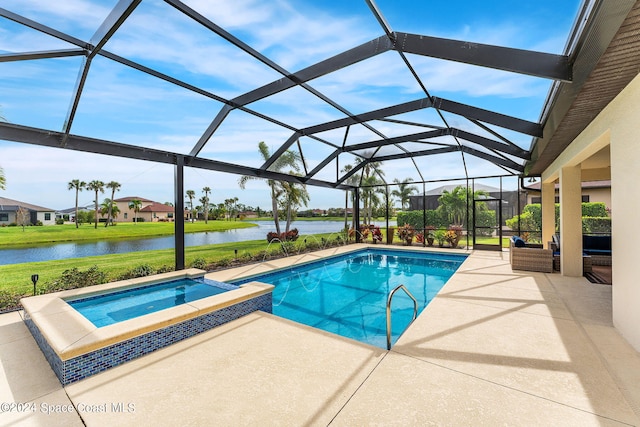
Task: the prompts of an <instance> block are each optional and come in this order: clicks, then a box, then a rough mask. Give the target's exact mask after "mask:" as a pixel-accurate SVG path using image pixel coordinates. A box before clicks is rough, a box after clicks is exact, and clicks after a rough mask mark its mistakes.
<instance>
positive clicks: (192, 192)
mask: <svg viewBox="0 0 640 427" xmlns="http://www.w3.org/2000/svg"><path fill="white" fill-rule="evenodd" d="M187 197H188V198H189V204H190V205H191V209H190V210H189V212H190V215H191V219H192V220H193V198H194V197H196V192H195V191H193V190H187Z"/></svg>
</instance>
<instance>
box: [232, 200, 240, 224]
mask: <svg viewBox="0 0 640 427" xmlns="http://www.w3.org/2000/svg"><path fill="white" fill-rule="evenodd" d="M239 200H240V199H238V198H237V197H234V198H233V214H234V215H233V220H234V221H235V220H236V219H237V218H238V201H239Z"/></svg>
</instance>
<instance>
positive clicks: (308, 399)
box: [0, 245, 640, 426]
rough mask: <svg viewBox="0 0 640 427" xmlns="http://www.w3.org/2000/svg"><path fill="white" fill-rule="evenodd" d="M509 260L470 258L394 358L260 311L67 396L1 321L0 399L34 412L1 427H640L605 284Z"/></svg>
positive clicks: (636, 392)
mask: <svg viewBox="0 0 640 427" xmlns="http://www.w3.org/2000/svg"><path fill="white" fill-rule="evenodd" d="M378 247H381V248H384V247H385V246H380V245H378ZM328 252H333V253H335V252H336V250H328ZM317 256H318V254H314V255H309V254H308V255H300V256H296V257H291V258H292V259H297V260H298V261H300V260H303V259H304V260H306V259H309V260H310V259H311V258H312V257H317ZM508 259H509V254H508V252H502V253H500V252H480V251H476V252H473V253H472V254H471V255H470V256H469V258H468V259H467V260H466V261H465V262H464V264H463V265H462V266H461V268H460V269H459V270H458V272H457V273H456V274H455V275H454V276H453V277H452V278H451V280H450V281H449V282H448V283H447V284H446V285H445V287H444V288H443V289H442V291H441V292H440V293H439V295H438V296H437V297H436V298H435V299H434V300H433V302H432V303H431V304H430V305H429V306H428V307H427V308H426V309H425V310H424V312H423V313H422V314H421V315H420V316H419V318H418V319H417V320H416V322H414V323H413V324H412V325H411V327H410V328H409V329H408V330H407V332H406V333H405V334H404V335H403V336H402V337H401V338H400V340H399V341H398V343H397V344H396V345H395V346H394V348H393V349H392V350H391V351H386V350H381V349H378V348H374V347H371V346H368V345H365V344H360V343H357V342H354V341H351V340H348V339H344V338H341V337H338V336H336V335H332V334H328V333H325V332H322V331H318V330H314V329H312V328H309V327H306V326H304V325H299V324H296V323H294V322H290V321H288V320H285V319H281V318H278V317H276V316H273V315H269V314H266V313H261V312H257V313H254V314H251V315H248V316H245V317H243V318H240V319H237V320H235V321H232V322H230V323H227V324H225V325H222V326H220V327H217V328H215V329H213V330H211V331H208V332H205V333H202V334H200V335H198V336H196V337H193V338H190V339H187V340H184V341H182V342H179V343H177V344H174V345H172V346H169V347H166V348H164V349H161V350H158V351H156V352H154V353H152V354H149V355H146V356H144V357H141V358H139V359H136V360H134V361H132V362H129V363H126V364H124V365H121V366H119V367H116V368H113V369H111V370H109V371H106V372H104V373H101V374H98V375H95V376H93V377H90V378H88V379H85V380H82V381H79V382H77V383H74V384H71V385H69V386H67V387H64V388H63V387H62V386H61V385H60V383H59V382H58V380H57V379H56V377H55V375H54V374H53V371H52V370H51V368H50V367H49V365H48V363H47V362H46V360H45V359H44V356H43V355H42V353H41V352H40V350H39V348H38V346H37V345H36V343H35V341H34V340H33V338H32V337H31V334H30V333H29V331H28V330H27V328H26V327H25V326H24V324H23V322H22V318H21V313H18V312H16V313H9V314H5V315H2V316H0V366H1V367H2V369H1V370H0V402H5V403H9V404H11V403H15V404H18V403H28V402H33V403H34V404H33V405H30V406H28V407H27V408H26V409H25V407H20V408H18V407H17V405H14V407H9V409H10V411H9V412H6V411H5V412H2V413H0V426H4V425H20V424H23V425H47V426H51V425H64V426H73V425H78V426H80V425H83V423H84V424H86V425H88V426H102V425H104V426H107V425H109V426H110V425H233V426H237V425H273V424H276V425H336V426H342V425H371V424H377V425H403V426H404V425H425V424H434V425H495V424H510V425H560V424H561V425H576V426H589V425H593V426H602V425H607V426H618V425H620V426H622V425H640V354H639V353H638V352H636V351H635V350H634V349H633V348H631V346H629V345H628V344H627V343H626V341H624V339H622V337H621V336H620V335H619V334H618V332H617V331H616V330H615V329H614V328H613V326H612V322H611V287H609V286H606V285H597V284H592V283H589V282H588V281H587V280H586V279H583V278H567V277H563V276H561V275H559V274H557V273H556V274H545V273H529V272H513V271H512V270H511V268H510V265H509V262H508ZM288 262H291V259H290V260H289V261H286V260H282V259H281V260H277V261H267V262H265V263H263V265H261V266H259V267H256V266H254V267H251V268H250V269H253V270H254V271H256V272H258V271H257V270H263V269H265V268H269V267H272V266H273V267H275V266H284V265H285V264H286V263H288ZM248 268H249V267H241V269H244V271H246V270H247V269H248ZM220 274H221V275H238V274H239V270H236V271H233V270H225V271H223V272H220ZM243 275H245V274H243ZM215 278H216V280H220V278H218V277H215ZM614 286H615V285H614ZM55 405H58V406H55ZM69 405H71V406H69ZM18 409H20V410H21V411H20V412H19V411H18ZM46 410H51V411H58V412H54V413H51V414H46V413H45V411H46ZM65 411H71V412H65Z"/></svg>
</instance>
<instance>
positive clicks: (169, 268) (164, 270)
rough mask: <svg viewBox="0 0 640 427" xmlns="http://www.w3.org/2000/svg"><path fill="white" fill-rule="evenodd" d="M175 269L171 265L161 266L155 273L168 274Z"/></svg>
mask: <svg viewBox="0 0 640 427" xmlns="http://www.w3.org/2000/svg"><path fill="white" fill-rule="evenodd" d="M175 269H176V268H175V267H174V266H172V265H166V264H164V265H162V266H161V267H159V268H158V269H157V270H156V273H157V274H160V273H168V272H170V271H175Z"/></svg>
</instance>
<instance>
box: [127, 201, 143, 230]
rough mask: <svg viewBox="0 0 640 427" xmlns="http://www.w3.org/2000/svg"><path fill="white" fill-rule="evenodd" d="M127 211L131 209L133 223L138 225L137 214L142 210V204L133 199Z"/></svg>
mask: <svg viewBox="0 0 640 427" xmlns="http://www.w3.org/2000/svg"><path fill="white" fill-rule="evenodd" d="M129 209H133V221H134V223H135V224H136V225H137V224H138V212H140V209H142V202H141V201H140V200H138V199H133V200H131V201H130V202H129Z"/></svg>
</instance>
